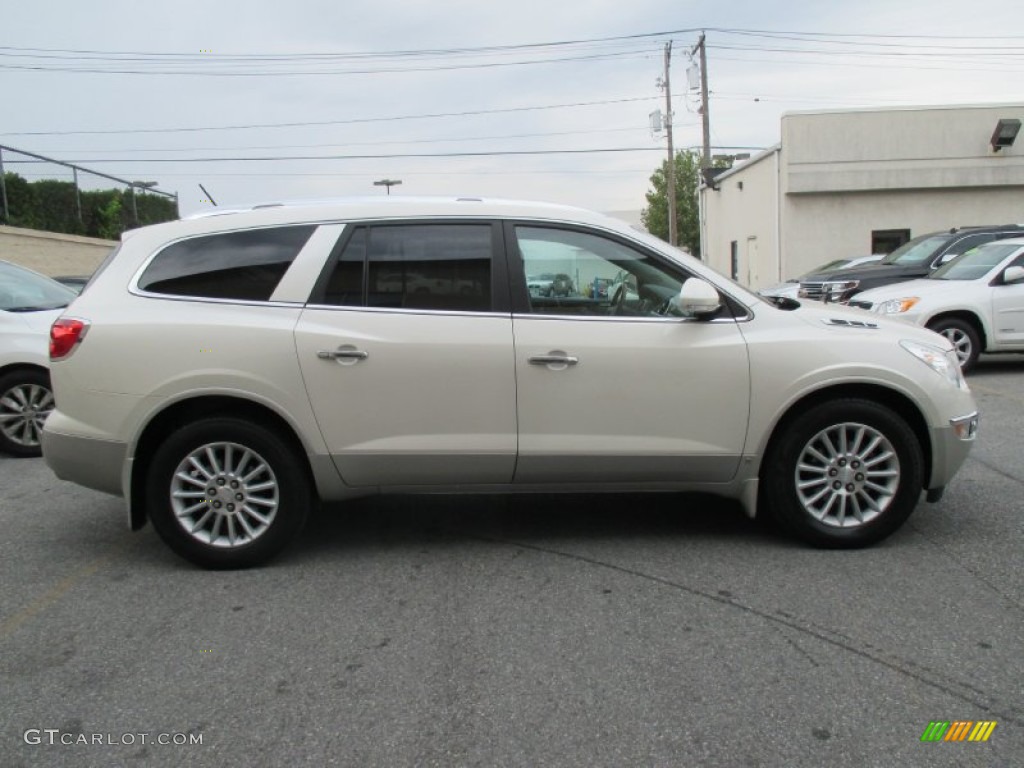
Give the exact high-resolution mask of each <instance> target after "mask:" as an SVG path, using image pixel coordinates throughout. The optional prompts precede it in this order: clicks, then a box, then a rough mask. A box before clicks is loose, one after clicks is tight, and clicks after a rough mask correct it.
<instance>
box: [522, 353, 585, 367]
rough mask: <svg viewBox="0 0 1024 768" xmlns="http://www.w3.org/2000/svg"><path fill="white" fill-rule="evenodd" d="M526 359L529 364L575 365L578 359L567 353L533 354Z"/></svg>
mask: <svg viewBox="0 0 1024 768" xmlns="http://www.w3.org/2000/svg"><path fill="white" fill-rule="evenodd" d="M526 360H527V362H528V363H529V364H530V365H576V363H578V362H579V361H580V359H579V358H578V357H570V356H569V355H534V356H533V357H528V358H526Z"/></svg>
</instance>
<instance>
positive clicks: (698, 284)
mask: <svg viewBox="0 0 1024 768" xmlns="http://www.w3.org/2000/svg"><path fill="white" fill-rule="evenodd" d="M674 303H675V305H676V308H677V309H678V310H679V312H680V314H682V316H683V317H707V316H708V315H712V314H714V313H715V312H717V311H718V310H719V308H720V307H721V306H722V298H721V297H720V296H719V295H718V290H717V289H716V288H715V287H714V286H713V285H711V283H709V282H707V281H706V280H701V279H700V278H697V277H691V278H689V279H687V281H686V282H685V283H683V287H682V288H681V289H680V290H679V296H678V297H676V299H675V302H674Z"/></svg>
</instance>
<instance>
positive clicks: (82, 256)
mask: <svg viewBox="0 0 1024 768" xmlns="http://www.w3.org/2000/svg"><path fill="white" fill-rule="evenodd" d="M116 245H117V242H115V241H113V240H100V239H98V238H95V237H80V236H78V235H62V234H58V233H56V232H41V231H38V230H35V229H21V228H19V227H4V226H0V259H2V260H4V261H9V262H12V263H13V264H20V265H21V266H23V267H28V268H29V269H34V270H35V271H36V272H41V273H42V274H44V275H49V276H50V277H54V276H56V275H91V274H92V273H93V271H95V269H96V267H98V266H99V265H100V262H102V261H103V259H104V258H106V256H107V254H108V253H110V251H111V249H112V248H113V247H114V246H116Z"/></svg>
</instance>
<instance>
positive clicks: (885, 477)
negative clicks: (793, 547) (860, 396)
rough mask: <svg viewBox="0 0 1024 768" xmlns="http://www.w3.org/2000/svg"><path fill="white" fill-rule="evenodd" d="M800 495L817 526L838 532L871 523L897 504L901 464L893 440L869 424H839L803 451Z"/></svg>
mask: <svg viewBox="0 0 1024 768" xmlns="http://www.w3.org/2000/svg"><path fill="white" fill-rule="evenodd" d="M795 481H796V492H797V496H798V497H799V499H800V503H801V505H803V508H804V509H805V510H806V511H807V513H808V514H810V515H811V516H812V517H814V518H815V519H816V520H818V521H819V522H821V523H824V524H825V525H831V526H835V527H837V528H854V527H856V526H859V525H863V524H865V523H869V522H871V521H872V520H874V519H875V518H876V517H878V516H879V515H880V514H882V513H883V512H884V511H885V510H886V509H887V508H888V507H889V505H890V504H891V503H892V500H893V498H894V497H895V495H896V491H897V489H898V488H899V483H900V460H899V457H897V455H896V450H895V449H894V448H893V446H892V443H890V442H889V440H888V438H886V436H885V435H884V434H882V433H881V432H879V431H878V430H877V429H875V428H874V427H869V426H867V425H866V424H853V423H844V424H835V425H833V426H831V427H828V428H827V429H823V430H822V431H821V432H819V433H818V434H816V435H815V436H814V437H812V438H811V439H810V440H808V441H807V444H806V445H805V446H804V448H803V451H801V453H800V459H799V461H798V462H797V467H796V473H795Z"/></svg>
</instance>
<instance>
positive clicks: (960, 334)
mask: <svg viewBox="0 0 1024 768" xmlns="http://www.w3.org/2000/svg"><path fill="white" fill-rule="evenodd" d="M850 306H851V307H858V308H860V309H867V310H870V311H872V312H877V313H879V314H882V315H891V316H893V317H898V318H900V319H902V320H908V321H910V322H912V323H916V324H917V325H923V326H925V327H926V328H930V329H932V330H933V331H935V332H936V333H941V334H942V335H943V336H945V337H946V338H947V339H949V341H950V343H951V344H952V345H953V348H954V349H955V350H956V354H957V357H958V358H959V360H960V366H961V368H963V370H964V372H966V371H969V370H970V369H971V368H973V367H974V364H975V363H976V362H977V361H978V355H979V354H981V353H982V352H1024V238H1020V237H1018V238H1013V239H1010V240H998V241H996V242H991V243H986V244H984V245H979V246H978V247H977V248H974V249H973V250H970V251H968V252H967V253H964V254H962V255H960V256H958V257H957V258H956V259H954V260H953V261H951V262H949V263H947V264H945V265H943V266H941V267H939V268H938V269H937V270H936V271H935V272H933V273H932V274H931V275H929V276H928V277H926V278H922V279H920V280H911V281H910V282H906V283H896V284H895V285H884V286H882V287H881V288H873V289H871V290H870V291H864V292H863V293H859V294H857V295H856V296H854V298H853V299H851V300H850Z"/></svg>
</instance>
